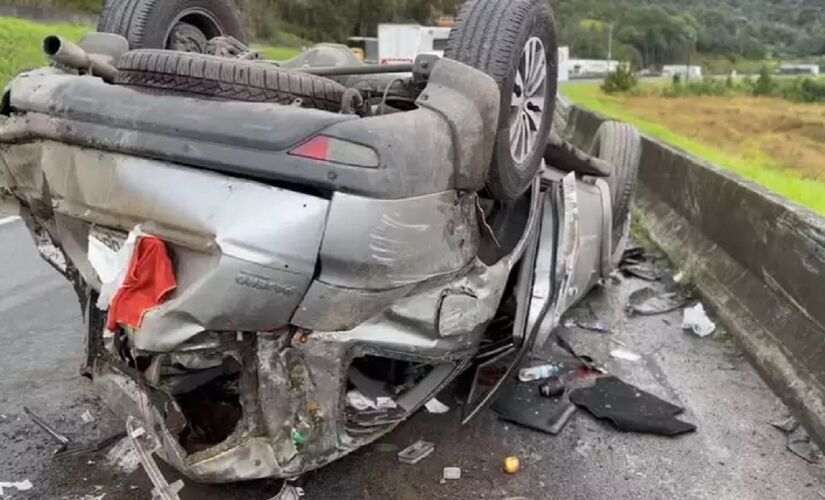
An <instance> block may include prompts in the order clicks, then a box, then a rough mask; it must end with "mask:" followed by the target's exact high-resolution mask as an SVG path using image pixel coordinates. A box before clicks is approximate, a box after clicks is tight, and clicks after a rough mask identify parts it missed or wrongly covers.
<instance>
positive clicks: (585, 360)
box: [556, 335, 607, 373]
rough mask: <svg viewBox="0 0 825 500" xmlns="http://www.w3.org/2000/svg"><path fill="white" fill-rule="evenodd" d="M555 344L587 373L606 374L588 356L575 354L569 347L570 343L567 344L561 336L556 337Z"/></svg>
mask: <svg viewBox="0 0 825 500" xmlns="http://www.w3.org/2000/svg"><path fill="white" fill-rule="evenodd" d="M556 344H557V345H558V346H559V347H561V348H562V349H564V350H565V351H566V352H567V353H568V354H570V355H571V356H573V357H574V358H576V360H577V361H578V362H579V363H581V365H582V366H583V367H585V368H587V369H588V370H589V371H592V372H599V373H607V372H606V371H604V370H603V369H602V368H600V367H598V366H596V362H595V361H593V358H591V357H590V356H583V355H581V354H579V353H578V352H576V350H575V349H573V346H572V345H570V342H568V341H567V339H565V338H564V337H563V336H562V335H556Z"/></svg>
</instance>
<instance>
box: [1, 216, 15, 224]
mask: <svg viewBox="0 0 825 500" xmlns="http://www.w3.org/2000/svg"><path fill="white" fill-rule="evenodd" d="M18 220H20V217H18V216H16V215H12V216H11V217H5V218H3V219H0V226H5V225H6V224H11V223H12V222H16V221H18Z"/></svg>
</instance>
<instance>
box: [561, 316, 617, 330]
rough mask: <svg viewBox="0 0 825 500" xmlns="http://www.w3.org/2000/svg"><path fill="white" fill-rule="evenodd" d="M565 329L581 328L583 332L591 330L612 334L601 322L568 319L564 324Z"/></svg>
mask: <svg viewBox="0 0 825 500" xmlns="http://www.w3.org/2000/svg"><path fill="white" fill-rule="evenodd" d="M564 327H565V328H581V329H582V330H590V331H591V332H599V333H610V327H609V326H607V325H606V324H605V323H602V322H601V321H580V320H574V319H568V320H567V321H565V322H564Z"/></svg>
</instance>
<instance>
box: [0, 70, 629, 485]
mask: <svg viewBox="0 0 825 500" xmlns="http://www.w3.org/2000/svg"><path fill="white" fill-rule="evenodd" d="M388 85H390V84H388ZM385 98H386V95H385ZM205 102H206V101H204V100H203V99H202V98H198V97H193V96H184V95H164V94H162V93H153V92H146V91H143V90H141V89H136V88H132V87H129V86H122V85H112V84H109V83H106V82H104V81H103V80H101V79H98V78H95V77H93V76H90V75H79V74H77V72H76V71H72V70H67V69H66V68H49V69H41V70H35V71H32V72H28V73H24V74H23V75H21V76H19V77H18V78H17V79H15V80H14V81H13V82H12V84H10V86H9V88H8V89H7V91H6V92H5V95H4V98H3V105H2V110H1V111H2V116H0V186H2V187H3V188H4V189H5V190H7V193H8V194H10V195H11V196H9V197H8V198H7V199H6V201H7V202H11V203H14V204H15V205H16V207H17V210H18V212H19V213H20V215H21V216H22V217H23V218H24V220H25V221H26V223H27V225H28V227H29V229H30V231H31V233H32V235H33V237H34V239H35V242H36V243H37V246H38V248H39V250H40V252H41V254H42V255H43V257H44V258H45V259H46V260H48V261H49V262H50V263H51V264H52V265H53V266H54V267H55V269H57V270H58V271H59V272H61V273H62V274H64V275H65V276H66V277H67V278H68V279H69V280H70V281H71V282H72V284H73V285H74V287H75V290H76V291H77V293H78V296H79V298H80V302H81V307H82V309H83V312H84V317H85V318H86V320H87V323H88V326H89V328H88V335H87V342H86V351H87V359H86V362H85V365H84V367H83V371H84V373H85V374H86V375H88V376H89V377H91V378H92V379H93V380H94V382H95V384H96V385H97V386H98V387H99V389H100V393H101V394H102V396H103V397H104V399H105V400H106V401H107V403H108V404H109V406H111V407H112V408H113V409H115V411H116V412H117V413H118V414H120V415H123V416H131V417H136V418H138V419H139V420H140V421H141V422H143V425H144V428H145V429H146V431H148V432H149V433H150V434H151V435H152V436H153V438H154V439H155V441H157V443H159V444H160V447H159V449H158V453H159V455H160V456H161V457H162V458H163V459H164V460H165V461H166V462H168V463H169V464H171V465H173V466H174V467H175V468H176V469H178V470H180V471H181V472H183V473H184V474H185V475H187V476H188V477H190V478H193V479H195V480H198V481H202V482H214V483H220V482H232V481H240V480H250V479H257V478H267V477H283V478H290V477H295V476H298V475H300V474H303V473H305V472H307V471H310V470H313V469H316V468H318V467H321V466H323V465H325V464H327V463H329V462H331V461H333V460H336V459H337V458H339V457H341V456H343V455H345V454H347V453H350V452H352V451H354V450H356V449H358V448H360V447H362V446H364V445H365V444H368V443H370V442H372V441H374V440H376V439H378V438H379V437H381V436H382V435H384V434H386V433H387V432H389V431H390V430H392V429H393V428H394V427H395V426H396V425H397V424H398V423H400V422H402V421H403V420H405V419H406V418H407V417H409V416H410V415H411V414H413V413H414V412H416V411H417V410H419V409H420V408H421V407H422V406H423V405H424V404H425V403H427V402H428V401H429V400H430V399H432V398H433V397H434V396H435V395H436V394H437V393H438V392H439V391H440V390H441V389H443V388H444V387H445V386H446V385H448V384H449V383H451V382H452V381H454V380H455V379H456V378H458V377H459V376H463V378H466V379H467V380H468V381H469V386H470V390H469V395H468V397H467V404H466V408H465V414H466V417H467V418H468V419H469V418H471V417H472V416H473V415H475V414H476V413H477V412H478V410H479V409H480V408H482V407H483V406H484V405H485V404H486V403H487V402H488V401H489V399H490V398H491V397H492V395H493V394H494V393H495V389H496V387H497V386H498V385H500V383H501V381H502V380H504V379H505V378H506V377H507V376H509V375H510V374H511V373H512V370H513V369H514V368H515V367H517V366H518V364H519V362H520V361H521V360H522V359H523V357H524V356H525V355H527V354H528V353H529V352H530V351H531V350H532V349H534V348H535V347H537V346H539V347H540V346H541V345H542V344H544V343H545V342H546V341H547V339H548V337H549V336H550V333H551V332H552V330H553V329H554V327H555V326H556V325H558V322H559V319H560V317H561V314H562V313H563V312H564V311H566V310H567V309H568V308H569V307H571V306H572V305H573V304H575V303H576V302H577V301H578V300H580V299H581V298H582V297H583V296H584V295H585V294H586V293H587V292H588V291H589V290H590V289H591V288H592V287H593V286H595V285H596V284H597V283H598V282H599V281H600V280H601V279H602V278H603V277H604V276H606V275H607V274H609V273H610V272H611V270H612V268H613V266H614V263H615V254H616V251H617V250H618V249H620V248H621V245H620V244H617V243H616V241H615V239H614V237H613V236H614V235H613V233H614V228H613V226H612V221H613V220H614V216H613V206H612V204H611V187H610V186H609V185H608V183H607V182H606V181H605V179H604V177H606V175H609V173H605V172H603V171H602V170H600V165H599V164H598V162H596V161H595V160H593V159H592V158H589V157H586V155H582V154H581V152H578V153H579V158H578V160H579V161H578V163H576V161H573V162H572V164H573V165H574V166H573V167H571V166H570V165H568V164H565V163H564V162H563V161H558V162H556V161H555V160H554V163H553V164H551V165H546V164H544V162H542V165H541V167H540V169H539V171H538V174H537V175H535V177H534V178H532V180H531V182H530V184H529V187H528V189H527V190H526V191H525V192H524V193H523V195H521V196H519V197H518V198H517V199H514V200H509V201H504V202H502V201H497V200H494V199H491V198H490V197H488V196H486V195H485V192H484V186H485V181H486V179H487V170H488V165H489V163H490V157H491V156H492V155H493V147H494V143H495V142H496V139H495V138H496V136H497V133H498V131H497V127H498V116H499V104H500V94H499V89H498V87H497V85H496V82H495V81H494V80H493V79H492V78H491V77H490V76H488V75H486V74H485V73H483V72H481V71H479V70H476V69H473V68H472V67H470V66H467V65H465V64H463V63H460V62H457V61H453V60H450V59H441V60H437V61H435V62H434V67H432V68H431V71H429V72H428V75H427V79H426V81H425V82H424V85H423V86H422V88H421V90H420V93H418V95H417V97H416V100H415V105H414V106H412V108H411V109H409V110H406V111H403V110H397V111H396V112H392V113H386V114H375V115H371V116H358V115H357V114H345V113H330V112H327V111H319V110H314V109H303V108H301V107H297V106H285V105H282V104H274V103H250V102H237V101H232V100H211V101H208V105H204V103H205ZM382 105H383V103H382ZM319 138H320V139H319ZM318 140H320V141H321V144H322V145H323V147H324V149H323V152H324V154H326V155H327V156H325V157H323V158H320V159H319V158H317V157H315V156H313V155H314V154H315V153H316V152H317V150H315V149H313V147H315V145H316V142H315V141H318ZM307 145H310V146H312V147H309V146H307ZM573 153H577V152H573ZM573 156H574V157H575V154H574V155H573ZM550 157H551V156H548V158H550ZM574 159H575V158H574ZM591 160H592V161H591ZM588 162H589V163H588ZM575 165H578V167H576V166H575ZM601 167H603V165H601ZM147 238H151V239H154V240H155V241H159V242H160V245H161V247H162V248H163V253H164V258H167V259H168V262H169V263H170V267H171V268H172V269H173V273H174V276H173V278H174V285H175V286H174V289H173V291H172V293H171V294H169V295H168V297H167V298H164V300H162V301H160V302H159V303H158V304H156V305H155V306H154V307H151V308H147V309H146V310H144V311H142V312H141V316H140V321H139V323H138V325H139V326H137V327H134V326H129V325H126V324H118V325H116V326H114V327H113V326H112V323H111V321H107V314H111V310H112V305H113V300H114V299H113V297H116V296H117V293H120V290H121V289H122V286H123V283H124V281H123V279H124V278H123V275H124V274H125V273H126V272H127V271H126V267H127V266H130V265H131V266H133V265H134V262H133V261H134V260H135V259H136V258H135V257H134V256H135V255H137V253H136V252H137V250H136V248H137V245H138V244H139V242H140V241H143V240H144V239H147ZM130 263H131V264H130ZM131 269H132V267H130V271H129V272H132V271H131ZM118 277H120V278H119V279H118ZM144 278H146V279H149V280H151V279H154V276H152V275H151V273H150V275H145V276H144ZM118 287H121V288H118ZM170 290H171V289H170ZM107 311H108V312H107ZM494 363H504V366H505V370H504V372H502V373H500V374H499V376H498V377H497V378H496V379H495V380H492V381H490V380H489V377H481V376H480V373H481V372H482V371H483V370H484V369H485V368H488V367H490V366H491V364H494ZM352 392H358V393H360V394H362V395H365V396H367V397H368V398H370V399H371V400H373V401H384V404H381V405H377V406H372V407H369V408H363V407H361V408H359V407H357V405H353V404H351V403H350V401H349V395H350V394H351V393H352Z"/></svg>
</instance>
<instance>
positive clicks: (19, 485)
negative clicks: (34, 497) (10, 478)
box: [0, 479, 34, 497]
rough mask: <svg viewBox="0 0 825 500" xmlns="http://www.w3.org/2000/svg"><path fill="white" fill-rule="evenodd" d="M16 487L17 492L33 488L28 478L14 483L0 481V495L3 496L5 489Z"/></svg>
mask: <svg viewBox="0 0 825 500" xmlns="http://www.w3.org/2000/svg"><path fill="white" fill-rule="evenodd" d="M12 488H14V489H16V490H17V491H18V492H20V491H29V490H30V489H32V488H34V485H33V484H32V482H31V481H29V480H28V479H24V480H22V481H17V482H14V483H4V482H0V497H5V496H6V492H5V491H4V490H6V489H12Z"/></svg>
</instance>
